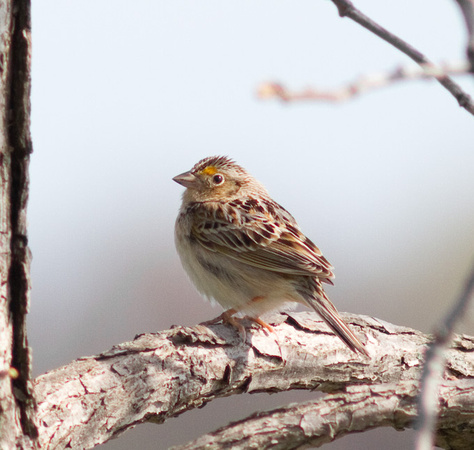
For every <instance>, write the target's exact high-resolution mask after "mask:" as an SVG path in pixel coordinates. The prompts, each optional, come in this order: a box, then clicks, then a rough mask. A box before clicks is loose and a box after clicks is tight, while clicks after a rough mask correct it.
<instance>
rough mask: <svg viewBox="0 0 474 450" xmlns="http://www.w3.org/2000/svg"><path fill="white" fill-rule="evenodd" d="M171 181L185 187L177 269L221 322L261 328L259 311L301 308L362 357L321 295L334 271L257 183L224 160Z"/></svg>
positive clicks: (353, 338)
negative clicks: (249, 321) (237, 319)
mask: <svg viewBox="0 0 474 450" xmlns="http://www.w3.org/2000/svg"><path fill="white" fill-rule="evenodd" d="M173 180H174V181H176V182H177V183H179V184H181V185H183V186H185V187H186V188H187V189H186V191H185V192H184V194H183V202H182V206H181V210H180V213H179V215H178V218H177V221H176V228H175V240H176V248H177V250H178V253H179V256H180V258H181V262H182V264H183V267H184V268H185V270H186V271H187V273H188V275H189V276H190V278H191V280H192V281H193V282H194V284H195V285H196V288H197V289H198V290H199V292H201V294H203V295H204V296H206V297H208V298H209V299H211V300H212V299H214V300H216V301H217V302H218V303H220V304H221V305H222V306H223V307H224V308H226V309H228V310H229V312H228V314H227V316H225V315H224V317H226V318H229V317H230V316H231V315H232V314H234V313H235V312H239V313H244V314H247V315H248V316H249V317H252V318H254V319H256V320H257V321H258V322H259V323H261V324H263V325H265V324H264V322H262V321H261V320H260V319H258V318H259V316H260V315H261V314H263V313H264V312H267V311H271V310H282V309H284V307H285V304H287V303H291V302H299V303H303V304H305V305H307V306H310V307H311V308H313V309H314V310H315V311H316V312H317V313H318V314H319V315H320V316H321V317H322V318H323V319H324V321H325V322H326V323H327V324H328V326H329V327H330V328H331V329H332V330H333V331H334V332H335V333H336V334H337V335H338V336H339V337H340V338H341V339H342V341H343V342H344V343H345V344H346V345H347V346H348V347H349V348H350V349H351V350H353V351H356V352H360V353H362V354H364V355H368V353H367V350H366V349H365V347H364V346H363V344H362V343H361V342H360V341H359V339H358V338H357V337H356V336H355V334H354V333H353V332H352V331H351V330H350V328H349V327H348V325H347V324H346V323H345V322H344V321H343V320H342V318H341V317H340V315H339V313H338V312H337V310H336V308H335V306H334V305H333V304H332V303H331V301H330V300H329V298H328V297H327V295H326V293H325V292H324V289H323V286H322V283H329V284H333V283H332V279H333V278H334V274H333V267H332V266H331V264H329V262H328V261H327V260H326V258H325V257H324V256H323V255H322V253H321V251H320V250H319V249H318V247H316V245H314V244H313V242H311V240H310V239H308V238H307V237H306V236H305V235H304V234H303V233H302V232H301V230H300V228H299V226H298V224H297V223H296V221H295V219H294V218H293V216H292V215H291V214H290V213H289V212H288V211H286V210H285V209H284V208H283V207H282V206H280V205H279V204H278V203H276V202H274V201H273V200H272V199H271V197H270V196H269V194H268V192H267V191H266V189H265V188H264V187H263V185H262V184H260V183H259V182H258V181H257V180H256V179H255V178H253V177H252V176H251V175H250V174H249V173H248V172H247V171H246V170H245V169H244V168H242V167H241V166H239V165H237V164H236V163H234V162H233V161H232V160H231V159H229V158H227V157H224V156H215V157H209V158H205V159H203V160H201V161H199V162H198V163H197V164H196V165H195V166H194V167H193V168H192V169H191V170H190V171H189V172H185V173H183V174H181V175H178V176H176V177H175V178H173ZM268 328H271V327H268Z"/></svg>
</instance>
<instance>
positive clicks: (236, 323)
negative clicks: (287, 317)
mask: <svg viewBox="0 0 474 450" xmlns="http://www.w3.org/2000/svg"><path fill="white" fill-rule="evenodd" d="M264 299H265V297H262V296H258V297H254V298H252V299H251V300H250V301H249V302H248V303H246V305H251V304H252V303H256V302H259V301H262V300H264ZM242 309H245V307H242V308H239V309H236V308H230V309H228V310H227V311H224V312H223V313H222V314H221V315H220V316H217V317H216V318H214V319H211V320H206V321H205V322H201V323H200V325H213V324H215V323H218V322H222V323H228V324H230V325H232V326H233V327H235V328H237V330H238V331H239V333H240V335H241V336H242V340H243V341H244V342H245V338H246V336H247V333H246V331H245V327H244V326H243V325H242V323H241V322H240V320H239V319H238V318H236V317H233V315H234V314H237V313H238V312H239V311H240V310H242ZM245 318H246V319H248V320H250V321H252V322H254V323H256V324H258V325H260V326H261V327H262V328H265V329H266V330H268V331H269V332H270V333H274V332H275V329H274V328H273V327H272V326H271V325H269V324H268V323H266V322H264V321H263V320H262V319H260V318H259V317H252V316H245Z"/></svg>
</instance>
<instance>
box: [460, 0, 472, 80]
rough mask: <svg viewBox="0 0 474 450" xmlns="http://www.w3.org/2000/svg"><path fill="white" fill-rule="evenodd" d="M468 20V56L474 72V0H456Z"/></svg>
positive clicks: (466, 20)
mask: <svg viewBox="0 0 474 450" xmlns="http://www.w3.org/2000/svg"><path fill="white" fill-rule="evenodd" d="M456 2H457V4H458V5H459V7H460V8H461V12H462V14H463V16H464V20H465V22H466V28H467V32H468V36H469V37H468V41H467V50H466V54H467V58H468V59H469V61H470V63H471V72H473V73H474V0H456Z"/></svg>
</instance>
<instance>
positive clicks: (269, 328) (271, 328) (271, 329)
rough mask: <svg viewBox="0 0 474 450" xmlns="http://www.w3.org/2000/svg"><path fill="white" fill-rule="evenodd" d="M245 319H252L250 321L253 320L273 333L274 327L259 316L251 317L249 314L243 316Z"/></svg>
mask: <svg viewBox="0 0 474 450" xmlns="http://www.w3.org/2000/svg"><path fill="white" fill-rule="evenodd" d="M245 318H246V319H248V320H250V321H252V322H255V323H257V324H258V325H260V326H261V327H262V328H265V329H266V330H268V331H269V332H270V333H274V332H275V328H273V327H272V326H271V325H269V324H268V323H267V322H264V321H263V320H262V319H260V317H251V316H245Z"/></svg>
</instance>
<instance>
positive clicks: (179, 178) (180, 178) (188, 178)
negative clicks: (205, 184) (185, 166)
mask: <svg viewBox="0 0 474 450" xmlns="http://www.w3.org/2000/svg"><path fill="white" fill-rule="evenodd" d="M173 181H176V183H179V184H180V185H181V186H184V187H187V188H192V187H196V184H197V181H198V179H197V178H196V176H195V175H193V174H192V173H191V172H184V173H182V174H180V175H176V176H175V177H174V178H173Z"/></svg>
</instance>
